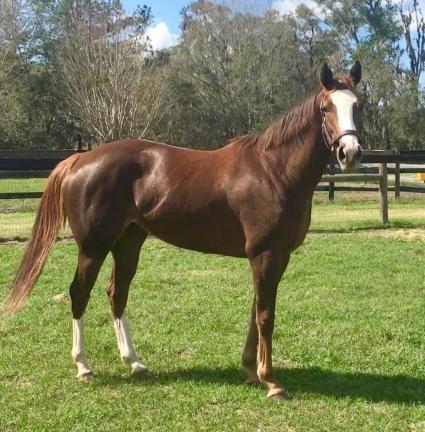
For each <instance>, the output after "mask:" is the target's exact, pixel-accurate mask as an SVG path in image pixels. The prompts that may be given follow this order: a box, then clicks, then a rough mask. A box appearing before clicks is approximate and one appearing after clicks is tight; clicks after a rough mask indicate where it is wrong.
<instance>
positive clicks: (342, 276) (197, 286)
mask: <svg viewBox="0 0 425 432" xmlns="http://www.w3.org/2000/svg"><path fill="white" fill-rule="evenodd" d="M75 252H76V250H75V246H74V245H73V244H64V243H61V244H57V245H56V247H55V248H54V251H53V253H52V255H51V257H50V259H49V262H48V264H47V266H46V269H45V272H44V273H43V275H42V277H41V279H40V280H39V283H38V284H37V286H36V288H35V290H34V293H33V295H32V297H31V298H30V299H29V301H28V304H27V305H26V306H25V307H24V309H23V310H22V311H20V312H19V313H18V314H17V315H15V316H14V317H13V318H11V319H8V320H3V321H2V322H1V326H0V407H1V409H0V430H1V431H12V430H13V431H15V430H16V431H46V430H48V431H98V430H102V431H298V432H299V431H356V432H358V431H367V432H370V431H423V430H425V315H424V308H425V280H424V271H423V270H424V268H425V245H424V243H423V242H422V243H421V242H418V241H405V240H395V239H387V238H383V237H379V236H374V237H369V236H367V235H365V234H362V235H359V234H349V235H344V236H338V237H335V236H317V235H316V236H312V237H310V238H309V239H308V240H307V241H306V243H305V245H304V246H303V247H302V248H300V249H299V250H298V251H296V253H294V254H293V257H292V260H291V263H290V265H289V268H288V271H287V273H286V274H285V277H284V281H282V283H281V285H280V289H279V294H278V301H277V303H278V304H277V320H276V330H275V337H274V364H275V368H276V370H277V374H278V376H279V377H280V378H281V380H282V381H283V382H284V383H285V385H286V387H287V389H288V391H289V393H290V395H291V399H290V400H288V401H284V402H282V403H275V402H271V401H268V400H266V399H265V394H266V392H265V391H264V390H263V389H261V388H256V387H249V386H245V385H244V384H243V379H244V376H243V373H242V371H241V369H240V354H241V350H242V346H243V342H244V338H245V334H246V330H247V324H248V316H249V309H250V303H251V297H252V284H251V277H250V271H249V267H248V263H247V262H246V260H238V259H231V258H225V257H220V256H207V255H202V254H197V253H192V252H188V251H182V250H179V249H176V248H173V247H169V246H166V245H164V244H163V243H161V242H159V241H157V240H148V241H147V243H146V244H145V246H144V250H143V252H142V259H141V263H140V265H139V270H138V273H137V275H136V278H135V281H134V283H133V286H132V289H131V291H130V300H129V308H128V313H129V317H130V320H131V324H132V330H133V337H134V341H135V346H136V349H137V351H138V352H139V354H140V356H141V359H142V361H143V362H145V364H147V365H148V366H149V367H150V369H151V370H152V375H151V377H150V378H148V379H146V380H138V379H135V378H130V377H129V370H128V368H127V367H126V366H124V365H122V364H121V362H120V360H119V356H118V351H117V348H116V342H115V336H114V332H113V328H112V322H111V317H110V313H109V311H108V309H109V307H108V303H107V299H106V296H105V294H104V290H105V288H106V286H107V282H108V278H109V272H110V261H108V263H107V265H105V266H104V269H103V270H102V272H101V274H100V277H99V281H98V283H97V284H96V287H95V288H94V290H93V294H92V299H91V302H90V304H89V307H88V311H87V314H86V317H87V319H86V347H87V350H88V354H89V357H90V360H91V365H92V367H93V369H94V372H95V374H96V376H95V378H94V379H93V381H92V382H90V383H82V382H78V381H77V380H76V379H75V378H74V374H75V368H74V365H73V363H72V360H71V357H70V350H71V316H70V312H69V308H70V306H69V303H54V302H53V301H52V300H51V298H52V296H53V295H54V294H56V293H58V292H62V291H63V290H64V289H65V288H66V287H67V286H68V285H69V283H70V281H71V279H72V275H73V272H74V267H75V261H76V256H75ZM21 254H22V245H3V246H0V289H1V292H2V293H3V294H4V293H5V291H6V288H7V286H8V284H9V282H10V280H11V278H12V275H13V267H14V266H15V265H16V263H17V261H18V258H19V256H20V255H21Z"/></svg>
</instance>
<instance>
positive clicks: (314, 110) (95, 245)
mask: <svg viewBox="0 0 425 432" xmlns="http://www.w3.org/2000/svg"><path fill="white" fill-rule="evenodd" d="M360 78H361V66H360V63H358V62H356V63H355V64H354V66H353V67H352V69H351V71H350V74H349V75H339V76H335V77H334V75H333V73H332V71H331V70H330V69H329V67H328V66H327V65H326V64H325V65H324V66H323V68H322V71H321V75H320V81H321V84H322V88H321V90H320V91H318V92H317V93H316V94H314V95H313V96H312V97H310V98H309V99H307V100H306V101H305V102H304V103H302V104H300V105H299V106H297V107H295V108H294V109H292V110H290V111H289V112H287V113H286V114H284V115H283V116H282V117H281V118H280V119H278V120H276V121H275V122H273V123H272V124H271V125H270V126H269V127H268V128H267V129H265V130H264V131H263V132H259V133H253V134H251V135H246V136H242V137H239V138H235V139H233V140H231V141H230V142H229V143H228V145H226V146H224V147H223V148H220V149H218V150H214V151H199V150H188V149H183V148H178V147H173V146H170V145H165V144H160V143H157V142H152V141H146V140H136V139H126V140H122V141H116V142H110V143H107V144H103V145H100V146H98V147H97V148H95V149H94V150H92V151H90V152H87V153H83V154H76V155H73V156H71V157H70V158H68V159H66V160H65V161H63V162H61V163H60V164H59V165H58V166H57V167H56V168H55V170H54V171H53V172H52V174H51V176H50V177H49V180H48V182H47V187H46V190H45V192H44V194H43V197H42V199H41V203H40V207H39V209H38V213H37V218H36V221H35V224H34V227H33V232H32V238H31V240H30V241H29V243H28V245H27V248H26V251H25V255H24V257H23V260H22V263H21V265H20V268H19V271H18V273H17V276H16V278H15V281H14V283H13V286H12V288H11V291H10V294H9V297H8V299H7V300H6V304H5V309H6V310H8V311H9V312H13V311H15V310H17V309H18V308H19V307H20V306H21V305H22V303H23V301H24V300H25V298H26V297H27V296H28V295H29V293H30V291H31V289H32V286H33V285H34V283H35V281H36V280H37V277H38V275H39V274H40V272H41V270H42V268H43V265H44V263H45V261H46V258H47V255H48V253H49V250H50V248H51V246H52V245H53V243H54V241H55V238H56V235H57V233H58V231H59V229H60V228H61V226H62V224H63V222H64V219H65V218H67V219H68V222H69V226H70V228H71V230H72V233H73V235H74V238H75V241H76V242H77V245H78V265H77V269H76V272H75V276H74V280H73V281H72V283H71V286H70V296H71V303H72V316H73V347H72V356H73V359H74V361H75V363H76V366H77V369H78V373H77V377H80V378H84V377H88V376H90V375H91V370H90V367H89V365H88V361H87V357H86V354H85V350H84V339H83V314H84V311H85V309H86V306H87V303H88V301H89V297H90V291H91V289H92V287H93V284H94V282H95V280H96V277H97V275H98V272H99V269H100V267H101V266H102V263H103V261H104V260H105V257H106V256H107V254H108V253H109V252H112V256H113V260H114V264H113V271H112V277H111V283H110V286H109V288H108V291H107V293H108V296H109V299H110V303H111V308H112V313H113V319H114V327H115V331H116V336H117V341H118V348H119V351H120V355H121V358H122V360H123V361H124V362H126V363H129V364H130V365H131V367H132V372H133V373H138V374H143V373H145V372H146V370H147V369H146V367H145V366H144V365H143V364H142V363H141V362H140V361H139V359H138V357H137V355H136V352H135V350H134V348H133V345H132V341H131V336H130V330H129V325H128V321H127V318H126V315H125V308H126V304H127V297H128V290H129V286H130V282H131V280H132V279H133V276H134V274H135V272H136V268H137V264H138V260H139V253H140V249H141V247H142V245H143V242H144V241H145V239H146V237H147V235H148V233H149V234H152V235H154V236H156V237H158V238H159V239H162V240H164V241H166V242H168V243H171V244H173V245H176V246H178V247H181V248H186V249H191V250H195V251H200V252H205V253H214V254H222V255H228V256H233V257H246V258H248V259H249V262H250V265H251V269H252V276H253V281H254V290H255V295H254V302H253V305H252V312H251V323H250V327H249V331H248V337H247V341H246V345H245V348H244V351H243V356H242V364H243V367H244V368H245V370H246V372H247V382H250V383H253V382H261V383H262V384H264V385H265V386H266V387H267V389H268V397H270V398H272V399H280V398H283V397H284V395H285V390H284V388H283V387H282V386H281V384H280V383H279V382H278V380H277V379H276V376H275V374H274V373H273V368H272V333H273V327H274V317H275V301H276V291H277V286H278V283H279V281H280V279H281V277H282V274H283V272H284V271H285V268H286V266H287V264H288V261H289V256H290V254H291V252H292V251H293V250H294V249H296V248H297V247H298V246H299V245H300V244H301V243H302V242H303V240H304V238H305V236H306V233H307V230H308V227H309V224H310V217H311V203H312V196H313V192H314V189H315V186H316V185H317V183H318V182H319V180H320V177H321V176H322V174H323V172H324V169H325V167H326V164H327V162H328V161H329V158H330V156H331V153H332V152H334V153H335V155H336V157H337V159H338V161H339V164H340V165H341V168H342V169H343V170H344V171H345V170H347V169H351V168H353V167H355V166H356V165H358V162H359V158H360V155H361V147H360V142H359V141H360V135H359V134H358V132H357V126H358V121H359V114H360V111H361V104H360V98H359V96H358V94H357V92H356V90H355V86H356V84H357V83H358V82H359V81H360Z"/></svg>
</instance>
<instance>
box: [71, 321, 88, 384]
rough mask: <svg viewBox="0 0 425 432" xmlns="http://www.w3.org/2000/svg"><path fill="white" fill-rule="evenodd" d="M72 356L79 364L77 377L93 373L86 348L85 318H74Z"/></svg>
mask: <svg viewBox="0 0 425 432" xmlns="http://www.w3.org/2000/svg"><path fill="white" fill-rule="evenodd" d="M72 358H73V359H74V362H75V364H76V365H77V377H78V378H81V377H83V376H85V375H91V373H92V372H91V370H90V368H89V365H88V362H87V357H86V352H85V350H84V325H83V319H82V318H80V319H73V320H72Z"/></svg>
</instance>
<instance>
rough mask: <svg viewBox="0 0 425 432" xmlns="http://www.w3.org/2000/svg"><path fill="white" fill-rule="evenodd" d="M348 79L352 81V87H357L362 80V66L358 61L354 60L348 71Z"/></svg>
mask: <svg viewBox="0 0 425 432" xmlns="http://www.w3.org/2000/svg"><path fill="white" fill-rule="evenodd" d="M350 77H351V79H352V80H353V83H354V85H357V84H358V83H359V82H360V80H361V79H362V65H361V64H360V62H359V61H358V60H356V62H355V63H354V65H353V67H352V68H351V70H350Z"/></svg>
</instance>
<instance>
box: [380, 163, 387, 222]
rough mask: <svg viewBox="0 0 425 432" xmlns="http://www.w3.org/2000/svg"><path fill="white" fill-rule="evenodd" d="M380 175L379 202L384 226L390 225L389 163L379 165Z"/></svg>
mask: <svg viewBox="0 0 425 432" xmlns="http://www.w3.org/2000/svg"><path fill="white" fill-rule="evenodd" d="M379 174H381V178H380V180H379V192H380V195H379V201H380V204H381V220H382V223H383V224H387V223H388V169H387V163H386V162H384V163H381V164H379Z"/></svg>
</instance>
